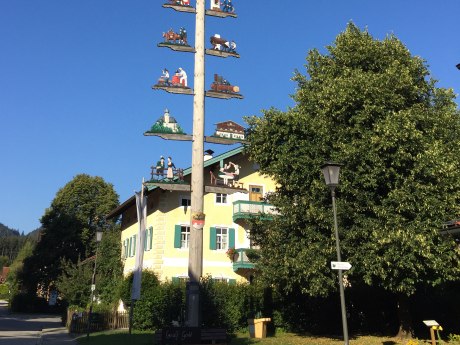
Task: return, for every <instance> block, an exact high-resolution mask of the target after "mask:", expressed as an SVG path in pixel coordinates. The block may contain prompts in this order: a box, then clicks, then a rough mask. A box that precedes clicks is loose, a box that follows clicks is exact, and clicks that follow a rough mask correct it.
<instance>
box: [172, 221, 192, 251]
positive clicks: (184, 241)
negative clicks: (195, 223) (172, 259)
mask: <svg viewBox="0 0 460 345" xmlns="http://www.w3.org/2000/svg"><path fill="white" fill-rule="evenodd" d="M189 241H190V226H188V225H176V226H175V227H174V248H181V249H188V246H189Z"/></svg>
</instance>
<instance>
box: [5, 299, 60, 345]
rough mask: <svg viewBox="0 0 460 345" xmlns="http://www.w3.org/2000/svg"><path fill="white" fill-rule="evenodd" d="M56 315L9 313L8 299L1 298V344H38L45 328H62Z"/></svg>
mask: <svg viewBox="0 0 460 345" xmlns="http://www.w3.org/2000/svg"><path fill="white" fill-rule="evenodd" d="M61 326H62V325H61V318H60V317H58V316H55V315H38V314H33V315H30V314H9V313H8V305H7V303H6V301H2V300H0V345H37V344H39V343H40V340H41V339H40V336H41V333H42V332H41V331H42V329H44V328H60V327H61Z"/></svg>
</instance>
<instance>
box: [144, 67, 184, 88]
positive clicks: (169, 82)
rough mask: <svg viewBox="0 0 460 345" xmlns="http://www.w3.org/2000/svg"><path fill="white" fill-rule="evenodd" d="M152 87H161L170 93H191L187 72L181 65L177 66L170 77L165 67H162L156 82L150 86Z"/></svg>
mask: <svg viewBox="0 0 460 345" xmlns="http://www.w3.org/2000/svg"><path fill="white" fill-rule="evenodd" d="M152 88H153V89H163V90H166V91H168V92H172V93H186V94H192V93H193V90H191V89H190V87H188V83H187V73H186V72H185V70H184V69H183V68H182V67H179V68H178V69H177V70H176V72H175V73H174V75H173V76H172V78H171V79H170V75H169V71H168V69H167V68H165V69H163V71H162V74H161V76H160V78H158V82H157V84H155V85H153V86H152Z"/></svg>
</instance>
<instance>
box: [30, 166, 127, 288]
mask: <svg viewBox="0 0 460 345" xmlns="http://www.w3.org/2000/svg"><path fill="white" fill-rule="evenodd" d="M117 206H118V195H117V194H116V193H115V191H114V189H113V185H112V184H110V183H106V182H105V181H104V180H103V179H102V178H101V177H97V176H96V177H92V176H89V175H86V174H80V175H77V176H75V178H74V179H73V180H72V181H70V182H69V183H67V184H66V185H65V186H64V187H63V188H62V189H60V190H59V191H58V192H57V194H56V197H55V198H54V200H53V201H52V203H51V206H50V208H49V209H47V210H46V212H45V214H44V215H43V217H42V218H41V223H42V230H41V237H40V241H39V242H38V243H37V246H36V247H35V250H34V252H33V255H32V256H31V257H30V258H28V259H26V261H25V262H24V273H25V274H26V277H27V279H26V280H24V283H25V288H26V289H27V290H28V292H29V293H31V294H35V293H36V289H37V287H39V288H41V289H42V291H47V290H48V287H49V286H50V285H51V284H54V283H55V282H56V280H57V278H58V277H59V276H60V275H61V273H62V271H63V267H62V262H63V261H62V260H64V261H66V262H70V263H74V264H75V263H77V261H78V260H79V258H82V260H83V259H85V258H88V257H90V256H92V255H94V253H95V250H96V241H95V236H96V231H97V230H99V229H101V230H102V229H104V228H110V227H111V226H112V225H111V224H108V223H106V222H105V215H107V214H108V213H109V212H110V211H111V210H112V209H114V208H115V207H117Z"/></svg>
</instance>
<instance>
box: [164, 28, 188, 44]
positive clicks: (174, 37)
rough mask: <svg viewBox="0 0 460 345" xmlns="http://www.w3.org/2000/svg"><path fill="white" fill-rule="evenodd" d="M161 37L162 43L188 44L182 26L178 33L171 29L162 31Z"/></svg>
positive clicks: (185, 32) (185, 31)
mask: <svg viewBox="0 0 460 345" xmlns="http://www.w3.org/2000/svg"><path fill="white" fill-rule="evenodd" d="M163 38H164V43H169V44H179V45H184V46H190V45H189V44H188V42H187V30H185V28H184V27H181V28H180V29H179V33H176V32H174V30H173V29H169V30H168V31H167V32H163Z"/></svg>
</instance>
